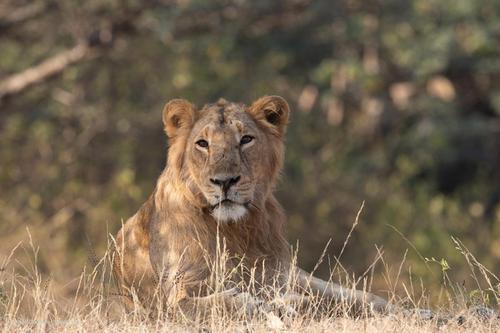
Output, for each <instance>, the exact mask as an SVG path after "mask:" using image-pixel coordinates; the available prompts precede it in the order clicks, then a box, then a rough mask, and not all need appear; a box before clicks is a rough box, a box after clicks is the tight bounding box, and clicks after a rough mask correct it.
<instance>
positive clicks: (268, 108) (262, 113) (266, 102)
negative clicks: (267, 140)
mask: <svg viewBox="0 0 500 333" xmlns="http://www.w3.org/2000/svg"><path fill="white" fill-rule="evenodd" d="M248 112H249V113H250V114H251V115H252V116H253V118H254V119H255V120H257V121H258V122H259V123H260V124H261V125H263V126H265V127H266V128H268V129H269V130H270V131H271V133H273V134H274V135H277V136H283V135H284V134H285V130H286V125H287V124H288V115H289V113H290V108H289V107H288V103H287V102H286V101H285V99H284V98H283V97H280V96H264V97H261V98H259V99H258V100H256V101H255V102H253V103H252V105H251V106H250V107H249V108H248Z"/></svg>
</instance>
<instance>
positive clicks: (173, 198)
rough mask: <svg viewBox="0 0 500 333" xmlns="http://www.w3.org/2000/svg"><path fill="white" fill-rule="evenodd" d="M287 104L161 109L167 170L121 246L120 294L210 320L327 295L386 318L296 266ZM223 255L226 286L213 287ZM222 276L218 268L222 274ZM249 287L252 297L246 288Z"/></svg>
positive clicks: (372, 300) (357, 296) (271, 100)
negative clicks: (289, 231) (287, 180)
mask: <svg viewBox="0 0 500 333" xmlns="http://www.w3.org/2000/svg"><path fill="white" fill-rule="evenodd" d="M288 116H289V107H288V103H287V102H286V101H285V100H284V99H283V98H281V97H278V96H265V97H262V98H260V99H258V100H257V101H255V102H254V103H253V104H252V105H251V106H246V105H244V104H240V103H231V102H227V101H225V100H223V99H221V100H219V101H218V102H217V103H215V104H207V105H205V106H204V107H203V108H202V109H201V110H197V109H196V108H195V107H194V106H193V105H192V104H191V103H189V102H188V101H185V100H181V99H174V100H172V101H170V102H169V103H167V105H166V106H165V108H164V110H163V124H164V127H165V132H166V134H167V136H168V138H169V152H168V159H167V165H166V168H165V170H164V171H163V172H162V174H161V176H160V178H159V179H158V182H157V185H156V188H155V190H154V192H153V194H152V195H151V196H150V197H149V199H148V200H147V201H146V203H144V204H143V205H142V207H141V208H140V209H139V211H138V212H137V213H136V214H135V215H134V216H133V217H131V218H130V219H129V220H128V221H127V222H126V223H125V225H124V226H123V228H122V230H120V231H119V232H118V235H117V237H116V249H117V256H116V259H115V261H114V269H115V273H116V275H117V277H118V281H119V285H120V286H121V288H123V290H125V291H126V292H132V291H134V292H135V294H136V295H137V296H138V298H139V300H140V301H141V302H148V301H149V300H152V299H153V298H154V296H155V295H158V294H161V295H162V296H163V299H164V300H165V302H166V303H167V305H168V306H169V307H172V306H176V308H180V309H181V310H182V311H188V312H189V311H194V310H195V309H196V310H198V311H206V310H209V309H210V307H211V306H212V304H213V300H214V299H218V300H222V302H223V304H227V305H228V306H230V307H233V308H242V307H244V308H245V309H246V310H252V309H251V308H252V307H255V306H256V304H259V302H260V301H259V300H261V299H264V298H265V297H266V295H268V294H266V293H265V292H263V291H264V290H269V289H270V290H274V291H276V290H277V291H279V292H282V291H283V292H284V291H285V290H286V288H285V286H289V285H290V284H291V281H290V279H292V277H293V279H294V281H292V282H293V283H292V284H293V285H294V288H295V289H294V290H295V291H293V290H290V289H288V292H287V293H286V295H282V296H280V297H282V299H284V300H289V301H290V302H291V303H293V302H294V301H297V300H300V301H301V302H302V304H303V302H307V301H308V300H310V299H313V298H314V297H315V296H321V297H322V298H324V299H329V300H330V301H332V302H341V301H342V302H346V303H348V304H351V305H356V306H360V305H367V306H368V308H371V309H374V310H376V311H386V310H388V307H389V305H388V304H387V302H386V301H385V300H384V299H382V298H380V297H378V296H375V295H373V294H370V293H365V292H361V291H358V290H352V289H347V288H343V287H341V286H339V285H336V284H333V283H329V282H325V281H323V280H320V279H317V278H314V277H312V276H310V275H309V274H308V273H306V272H304V271H303V270H301V269H299V268H298V267H295V266H294V265H293V264H292V260H291V254H290V246H289V244H288V243H287V241H286V239H285V235H284V225H285V220H286V218H285V214H284V212H283V209H282V208H281V206H280V204H279V203H278V201H277V200H276V198H275V197H274V195H273V189H274V187H275V184H276V181H277V178H278V176H279V173H280V170H281V168H282V165H283V158H284V135H285V131H286V126H287V123H288ZM221 247H223V250H224V251H225V252H226V253H227V260H225V261H224V265H225V267H224V269H225V271H226V272H229V273H228V274H227V276H226V277H225V280H224V282H223V286H222V287H223V289H222V290H221V286H220V282H219V285H218V286H217V285H214V284H216V283H218V282H217V281H215V280H214V279H213V273H214V270H216V269H220V267H218V266H217V265H218V264H217V256H220V254H221V253H220V252H221ZM217 267H218V268H217ZM249 285H252V286H253V287H252V288H248V291H250V293H247V292H241V291H240V289H241V288H242V286H249Z"/></svg>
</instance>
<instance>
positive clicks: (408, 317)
mask: <svg viewBox="0 0 500 333" xmlns="http://www.w3.org/2000/svg"><path fill="white" fill-rule="evenodd" d="M453 241H454V242H455V244H456V247H457V250H458V251H460V252H461V253H462V254H463V256H464V258H465V260H464V262H465V263H466V264H467V265H468V266H469V267H470V269H471V276H472V277H473V279H475V281H476V282H477V286H478V289H477V290H474V291H466V290H463V288H460V287H457V286H456V285H454V284H453V283H452V281H451V279H450V278H449V277H448V276H447V275H446V269H445V267H443V288H444V289H445V290H446V293H447V295H448V303H447V304H446V305H445V306H443V307H442V308H441V309H439V310H436V311H435V312H436V316H435V317H434V319H431V320H423V319H422V318H420V317H418V316H416V315H412V314H409V313H408V312H407V313H403V312H401V313H396V314H391V315H379V314H373V315H370V316H362V317H357V318H356V317H352V316H351V315H349V313H350V312H349V310H348V309H347V308H346V307H345V306H343V305H342V304H340V305H339V304H337V305H335V306H331V307H330V308H329V309H328V310H325V309H324V307H323V309H321V307H320V305H319V303H318V304H312V305H310V306H308V307H307V308H306V309H303V310H302V311H300V313H294V314H291V313H288V314H283V311H282V310H283V308H281V311H280V308H279V307H276V306H275V307H273V308H271V307H269V306H268V304H270V303H266V304H264V305H262V306H260V307H258V308H256V310H255V311H254V312H252V313H249V312H248V311H246V310H245V309H238V310H237V311H236V312H234V311H233V312H228V311H227V309H225V308H224V307H223V306H221V304H218V301H217V300H215V301H214V306H213V309H212V311H211V314H210V315H209V316H208V317H207V318H205V319H204V320H202V319H201V318H199V317H197V319H196V318H194V319H193V318H191V319H187V318H186V317H184V316H182V315H181V314H179V312H174V313H173V314H172V313H170V314H168V313H166V311H153V312H151V311H149V312H148V311H147V310H146V309H144V308H143V307H141V306H140V305H139V304H138V302H135V303H134V304H133V309H130V308H129V309H125V307H124V306H123V296H120V295H118V294H117V289H116V287H115V285H114V281H113V276H112V274H111V273H110V269H109V268H110V265H109V262H110V256H109V254H110V253H111V252H110V251H108V252H107V253H105V254H104V256H103V257H102V258H97V257H96V256H95V254H92V255H91V257H92V258H91V261H92V262H93V265H91V266H93V267H91V269H90V270H89V269H88V268H85V269H84V271H83V272H82V274H81V275H80V276H79V277H78V279H75V280H74V281H72V282H70V283H68V284H67V286H72V287H70V289H71V288H72V291H71V294H72V297H71V298H68V297H64V298H63V297H59V296H56V295H55V294H54V293H53V291H52V290H53V288H54V282H53V281H51V279H50V278H48V277H45V276H44V275H43V274H41V273H40V271H39V269H38V265H37V256H38V247H36V246H35V245H34V244H33V241H32V240H31V236H29V242H28V243H29V244H28V245H26V246H23V245H20V246H18V247H16V248H15V249H13V250H12V252H11V253H10V254H9V255H8V256H7V257H5V258H3V261H0V328H1V331H2V332H27V331H29V332H48V331H58V332H65V331H71V332H73V331H109V332H129V331H130V332H137V331H144V332H145V331H168V332H171V331H182V332H184V331H207V332H208V331H210V332H235V331H236V332H254V331H255V332H268V331H270V330H271V331H287V332H288V331H290V332H292V331H308V332H358V331H363V332H367V331H369V332H372V331H380V332H387V331H398V332H436V331H438V330H439V331H441V330H446V331H451V332H454V331H457V332H463V331H464V330H467V331H468V330H472V331H476V332H498V331H499V330H500V320H499V318H498V317H495V316H490V318H486V317H484V316H480V315H479V316H478V315H474V314H473V313H472V312H474V311H473V309H474V307H472V306H473V305H475V304H488V303H489V304H490V306H493V307H494V306H495V304H498V303H499V295H500V290H499V288H500V284H499V282H500V280H499V279H498V277H497V276H496V275H495V274H494V273H493V272H491V271H489V270H488V269H487V268H486V267H484V266H483V265H481V264H480V263H479V262H478V261H477V260H476V259H475V257H474V256H473V255H472V254H471V253H470V252H469V251H468V250H467V248H466V247H465V246H464V245H463V244H462V243H461V242H460V241H459V240H456V239H453ZM109 248H111V247H109ZM23 256H24V257H29V258H30V260H29V261H28V262H29V265H26V264H23V263H22V262H23V261H22V260H19V258H20V257H23ZM1 259H2V258H0V260H1ZM219 260H220V261H221V262H220V263H218V264H217V265H216V266H217V267H224V266H225V265H224V264H223V263H224V260H227V255H226V254H224V253H223V251H222V252H221V253H220V258H219ZM427 260H429V259H427ZM377 261H379V262H382V263H383V265H384V266H386V265H385V264H384V260H383V256H382V254H381V253H379V256H378V257H377ZM429 261H432V259H430V260H429ZM439 264H440V265H443V266H445V265H446V263H445V262H439ZM401 267H402V265H401V266H400V268H399V272H398V274H397V277H396V280H395V281H394V280H388V288H387V289H388V290H392V294H390V295H389V296H390V299H391V302H392V303H397V304H402V305H403V304H405V305H406V307H407V308H409V309H411V308H424V307H426V306H427V304H428V300H427V299H425V298H423V297H421V296H418V297H417V296H416V294H415V292H414V291H413V289H414V288H413V286H406V285H404V283H403V282H401V281H399V279H400V275H401V274H402V272H401ZM371 268H372V267H370V268H369V269H368V270H367V271H368V272H370V271H371V272H373V270H372V269H371ZM386 269H387V267H386ZM217 274H218V276H216V277H215V278H216V281H217V282H218V283H220V285H223V284H224V281H223V279H224V276H227V274H226V272H222V271H221V272H218V273H217ZM221 277H222V278H221ZM331 277H332V279H334V280H337V281H339V280H341V282H342V284H344V285H348V286H352V287H357V288H358V289H363V290H369V289H370V283H371V282H370V281H371V278H372V277H370V276H369V274H367V276H365V277H364V278H363V279H360V280H354V279H352V278H351V277H350V276H349V274H347V273H346V271H345V270H344V269H343V268H342V265H340V264H339V262H338V261H337V265H335V269H334V270H333V271H332V274H331ZM398 283H399V284H403V288H404V289H405V290H406V294H405V295H399V297H398V295H396V294H395V292H394V290H396V288H395V286H396V285H397V284H398ZM480 286H483V287H480ZM484 286H485V287H484ZM471 295H472V296H471ZM273 301H274V303H275V304H278V303H279V299H276V298H275V299H274V300H273ZM273 301H271V303H273ZM160 303H161V302H160ZM476 310H477V308H476ZM462 320H465V322H464V323H460V322H461V321H462Z"/></svg>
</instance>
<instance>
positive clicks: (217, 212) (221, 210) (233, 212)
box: [212, 204, 247, 222]
mask: <svg viewBox="0 0 500 333" xmlns="http://www.w3.org/2000/svg"><path fill="white" fill-rule="evenodd" d="M246 213H247V209H246V208H245V207H244V206H242V205H236V204H231V205H220V206H217V207H216V208H214V210H213V211H212V216H213V217H214V218H215V219H216V220H217V221H220V222H229V221H234V222H237V221H238V220H241V219H242V218H243V217H244V216H245V215H246Z"/></svg>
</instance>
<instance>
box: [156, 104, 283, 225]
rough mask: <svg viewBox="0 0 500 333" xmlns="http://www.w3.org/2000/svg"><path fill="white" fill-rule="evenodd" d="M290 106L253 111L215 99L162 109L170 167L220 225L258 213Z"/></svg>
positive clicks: (279, 159) (279, 157)
mask: <svg viewBox="0 0 500 333" xmlns="http://www.w3.org/2000/svg"><path fill="white" fill-rule="evenodd" d="M288 114H289V107H288V104H287V102H286V101H285V100H284V99H283V98H281V97H278V96H265V97H262V98H260V99H258V100H257V101H256V102H254V103H253V104H252V105H251V106H249V107H248V106H246V105H244V104H240V103H231V102H227V101H225V100H222V99H221V100H219V101H218V102H217V103H215V104H207V105H205V106H204V107H203V108H201V109H200V110H197V109H196V108H195V107H194V106H193V105H192V104H191V103H189V102H188V101H186V100H180V99H175V100H172V101H170V102H169V103H167V105H166V106H165V108H164V110H163V123H164V125H165V132H166V133H167V136H168V137H169V141H170V148H169V155H168V168H169V169H171V171H172V170H173V171H174V172H173V173H172V175H173V177H177V178H178V179H179V183H181V184H184V186H185V189H186V192H187V193H188V197H189V198H190V201H191V202H193V203H194V204H196V205H197V206H198V207H200V208H202V209H204V210H206V211H209V212H210V213H211V214H212V216H213V217H214V218H215V219H217V220H219V221H221V222H229V221H238V220H242V219H244V217H245V216H246V215H247V213H248V211H249V208H250V207H252V206H253V207H256V208H257V209H259V208H262V207H263V205H264V204H265V200H266V198H267V197H268V196H269V194H270V192H271V190H272V187H273V186H274V184H275V182H276V178H277V175H278V174H279V171H280V169H281V166H282V163H283V149H284V148H283V136H284V133H285V129H286V125H287V122H288Z"/></svg>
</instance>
